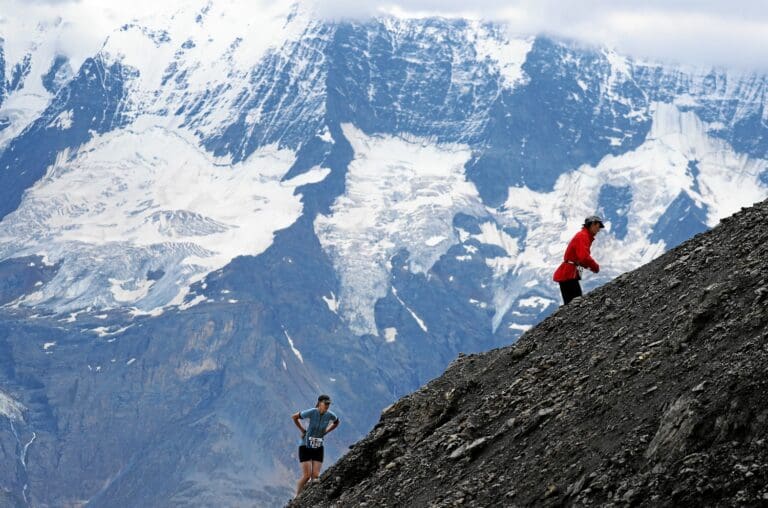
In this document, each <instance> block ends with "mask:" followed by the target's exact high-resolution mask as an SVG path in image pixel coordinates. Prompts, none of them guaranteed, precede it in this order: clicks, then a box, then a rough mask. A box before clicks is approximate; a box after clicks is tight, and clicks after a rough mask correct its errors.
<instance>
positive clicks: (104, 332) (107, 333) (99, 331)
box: [90, 325, 133, 337]
mask: <svg viewBox="0 0 768 508" xmlns="http://www.w3.org/2000/svg"><path fill="white" fill-rule="evenodd" d="M132 326H133V325H128V326H123V327H120V328H115V329H110V327H108V326H97V327H96V328H92V329H91V330H90V331H91V332H93V333H95V334H96V335H98V336H99V337H112V336H114V335H120V334H121V333H123V332H125V331H126V330H128V329H129V328H131V327H132Z"/></svg>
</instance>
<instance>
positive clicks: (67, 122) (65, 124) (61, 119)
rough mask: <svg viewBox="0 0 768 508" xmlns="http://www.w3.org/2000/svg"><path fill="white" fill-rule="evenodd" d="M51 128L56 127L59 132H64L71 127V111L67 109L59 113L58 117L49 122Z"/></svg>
mask: <svg viewBox="0 0 768 508" xmlns="http://www.w3.org/2000/svg"><path fill="white" fill-rule="evenodd" d="M51 127H56V128H58V129H61V130H66V129H69V128H70V127H72V110H71V109H69V110H67V111H62V112H61V113H59V116H57V117H56V118H55V119H54V120H53V122H51Z"/></svg>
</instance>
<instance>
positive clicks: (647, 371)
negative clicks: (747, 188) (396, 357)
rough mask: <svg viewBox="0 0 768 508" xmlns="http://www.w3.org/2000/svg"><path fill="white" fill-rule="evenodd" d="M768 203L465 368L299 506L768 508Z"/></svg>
mask: <svg viewBox="0 0 768 508" xmlns="http://www.w3.org/2000/svg"><path fill="white" fill-rule="evenodd" d="M767 370H768V202H762V203H760V204H757V205H755V206H754V207H753V208H749V209H742V211H741V212H738V213H737V214H735V215H734V216H732V217H730V218H728V219H725V220H723V221H722V222H721V224H720V225H719V226H717V227H716V228H714V229H713V230H712V231H710V232H707V233H703V234H700V235H697V236H696V237H694V238H693V239H691V240H689V241H688V242H686V243H684V244H682V245H680V246H679V247H677V248H675V249H674V250H672V251H670V252H668V253H666V254H664V255H663V256H661V257H660V258H658V259H656V260H655V261H653V262H651V263H649V264H647V265H645V266H643V267H641V268H639V269H637V270H635V271H633V272H630V273H627V274H625V275H623V276H621V277H619V278H618V279H616V280H615V281H613V282H611V283H609V284H607V285H605V286H603V287H601V288H599V289H597V290H595V291H593V292H591V293H589V294H588V295H586V296H585V297H584V298H583V299H577V300H575V301H574V302H573V303H572V304H571V305H569V306H567V307H562V308H561V309H560V310H558V311H557V312H555V313H554V314H553V315H551V316H550V317H549V318H547V319H546V320H545V321H543V322H542V323H541V324H540V325H538V326H537V327H535V328H533V329H532V330H530V331H529V332H527V333H526V334H525V335H524V336H523V337H522V339H521V340H520V341H519V342H518V343H517V344H515V345H514V346H511V347H506V348H501V349H496V350H493V351H490V352H488V353H484V354H477V355H468V356H459V358H458V359H457V360H455V361H454V362H453V363H452V364H451V365H450V366H449V367H448V369H447V370H446V372H445V373H444V374H443V375H442V376H440V377H439V378H437V379H435V380H434V381H432V382H430V383H429V384H427V385H426V386H424V387H422V388H421V389H419V390H418V391H416V392H415V393H413V394H411V395H409V396H407V397H404V398H402V399H400V400H399V401H398V402H397V403H396V404H394V405H393V406H391V407H389V408H388V409H386V410H385V411H384V412H383V414H382V415H381V419H380V421H379V423H378V424H376V426H375V427H374V428H373V430H372V431H371V432H370V433H369V434H368V436H366V437H365V438H364V439H362V440H361V441H360V442H358V443H357V444H355V445H354V446H353V447H351V450H350V451H349V452H348V453H347V454H346V455H345V456H344V457H343V458H342V459H341V460H340V461H339V462H338V463H337V464H336V465H335V466H333V467H332V468H330V469H329V470H328V471H326V472H325V473H324V474H323V475H322V476H321V478H320V482H319V483H318V484H315V485H311V486H310V487H309V488H308V489H307V490H306V491H305V492H304V493H303V494H302V496H301V497H300V498H299V499H298V500H296V501H294V502H293V503H292V505H291V506H403V505H406V504H407V505H410V506H458V505H462V506H529V505H536V506H561V505H582V504H598V505H615V506H628V505H630V506H702V505H717V506H732V505H750V506H757V505H764V503H768V441H767V440H766V438H768V378H767V377H766V371H767Z"/></svg>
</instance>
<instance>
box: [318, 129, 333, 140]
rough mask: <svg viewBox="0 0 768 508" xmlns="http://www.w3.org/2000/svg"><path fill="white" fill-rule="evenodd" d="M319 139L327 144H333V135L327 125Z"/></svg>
mask: <svg viewBox="0 0 768 508" xmlns="http://www.w3.org/2000/svg"><path fill="white" fill-rule="evenodd" d="M319 137H320V139H322V140H323V141H325V142H326V143H333V136H332V135H331V131H330V129H328V126H327V125H326V126H325V127H324V128H323V131H322V132H321V133H320V136H319Z"/></svg>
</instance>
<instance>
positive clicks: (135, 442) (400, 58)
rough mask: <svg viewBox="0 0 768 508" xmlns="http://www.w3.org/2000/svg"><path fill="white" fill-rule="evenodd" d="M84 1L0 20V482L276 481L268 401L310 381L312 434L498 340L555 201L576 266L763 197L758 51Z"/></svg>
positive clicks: (248, 484) (252, 8)
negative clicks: (731, 67)
mask: <svg viewBox="0 0 768 508" xmlns="http://www.w3.org/2000/svg"><path fill="white" fill-rule="evenodd" d="M114 21H115V22H114V25H113V26H110V27H109V29H108V30H107V31H106V32H105V34H104V37H103V39H102V40H101V41H100V44H101V45H100V46H96V47H94V48H92V51H91V53H88V52H87V51H84V50H82V48H80V52H76V51H70V50H64V49H62V48H65V47H66V44H62V41H63V40H66V37H68V34H70V33H71V32H72V31H73V30H75V29H76V28H77V23H82V22H83V21H82V20H76V19H66V18H64V17H58V18H55V19H52V20H47V21H44V22H43V21H39V22H36V23H35V24H34V26H30V27H23V28H24V30H21V29H19V30H16V31H14V32H12V33H11V32H9V33H4V34H3V35H2V36H3V40H2V43H0V68H2V69H3V73H4V74H3V75H4V79H2V80H0V217H1V218H2V220H1V221H0V305H2V309H0V314H1V315H2V319H1V320H0V428H5V429H6V430H3V431H0V443H2V444H3V446H0V453H2V454H3V455H4V457H3V461H1V462H0V464H2V465H0V468H2V473H3V474H2V475H0V478H3V480H0V481H2V482H4V483H3V484H2V487H3V489H0V492H1V493H0V499H2V500H3V501H6V500H7V501H8V503H17V504H20V505H24V504H25V503H29V504H31V505H44V504H46V503H47V504H50V505H56V504H76V503H81V502H86V501H88V502H90V503H91V504H92V505H94V506H101V505H104V506H114V505H143V506H144V505H146V506H166V505H168V504H174V503H181V504H193V505H200V506H203V505H208V504H211V503H214V502H215V504H222V503H223V504H225V505H232V506H235V505H252V504H253V503H254V502H259V503H264V504H270V503H273V504H274V503H276V504H279V503H280V502H283V501H285V499H287V497H288V496H289V495H290V483H291V481H292V479H293V477H294V476H295V473H296V465H295V464H294V462H295V458H294V457H293V448H294V444H295V443H294V438H295V435H294V431H293V430H292V429H291V427H290V425H288V424H289V423H290V421H289V420H288V419H287V417H288V415H289V414H290V413H292V412H294V411H295V410H297V409H299V408H302V407H304V406H307V405H311V403H312V401H313V400H314V399H313V397H316V395H317V393H318V392H328V393H331V394H332V395H333V396H334V399H335V400H336V401H337V404H338V406H339V407H338V410H339V413H341V414H342V417H343V419H344V422H345V424H344V425H342V427H340V430H339V434H337V435H335V436H334V439H332V441H334V442H332V443H331V444H330V446H331V449H330V450H329V452H330V457H331V458H333V457H336V456H338V455H339V454H340V453H342V451H343V445H344V444H346V443H349V442H351V441H352V440H353V439H354V438H356V437H358V436H360V435H361V434H362V433H363V432H365V431H367V429H368V427H369V425H370V424H371V423H372V422H373V421H375V420H376V418H377V416H378V411H379V410H380V409H381V408H382V407H384V406H385V405H386V404H388V403H389V402H391V401H392V400H393V399H395V398H396V397H398V396H400V395H402V394H403V393H405V392H408V391H410V390H413V389H415V388H417V387H418V386H419V385H420V384H422V383H423V382H425V381H426V380H428V379H430V378H431V377H433V376H435V375H437V374H438V373H440V372H441V371H442V369H443V368H444V367H445V366H446V365H447V364H448V362H450V361H451V360H452V359H453V358H454V357H455V356H456V354H457V353H458V352H460V351H476V350H482V349H488V348H491V347H496V346H499V345H503V344H508V343H510V342H512V341H514V340H516V339H517V338H518V337H519V336H520V335H521V334H522V333H523V332H524V331H525V330H527V329H528V328H529V327H530V326H532V325H533V324H534V323H536V322H537V321H538V320H540V319H541V318H542V317H543V316H545V315H547V314H548V313H549V312H551V311H552V310H553V309H554V308H555V307H556V306H557V305H558V304H559V295H558V292H557V287H556V286H555V285H554V284H553V283H551V282H550V278H551V273H552V271H553V269H554V267H555V266H556V265H557V264H558V262H559V259H560V257H561V256H562V251H563V248H564V246H565V243H566V242H567V241H568V239H569V238H570V236H571V235H573V234H574V233H575V231H576V230H577V229H578V226H579V223H580V221H581V220H583V218H584V217H585V216H586V215H590V214H592V213H595V212H598V213H601V214H603V215H604V216H605V217H606V218H607V221H608V222H609V228H608V231H607V232H604V233H601V235H600V236H599V237H598V239H597V241H596V242H595V244H594V246H593V253H594V255H595V257H596V258H597V259H598V261H599V262H600V264H601V266H602V268H603V270H601V273H600V274H599V276H594V277H592V278H590V279H588V280H587V281H585V282H586V284H587V287H594V286H595V285H597V284H600V283H602V282H605V281H607V280H609V279H610V278H612V277H614V276H616V275H618V274H620V273H622V272H624V271H626V270H628V269H631V268H634V267H636V266H638V265H640V264H642V263H644V262H646V261H648V260H650V259H652V258H654V257H656V256H658V255H659V254H660V253H662V252H664V251H665V250H666V249H669V248H671V247H672V246H674V245H676V244H678V243H679V242H681V241H682V240H684V239H686V238H688V237H690V236H692V235H694V234H696V233H698V232H701V231H703V230H705V229H707V228H708V227H711V226H713V225H715V224H716V223H717V222H718V221H719V220H720V219H721V218H723V217H725V216H727V215H729V214H731V213H733V212H734V211H736V210H738V209H739V207H741V206H745V205H748V204H751V203H753V202H755V201H758V200H761V199H763V198H765V196H766V195H768V163H767V162H766V159H768V127H767V124H768V113H767V112H766V83H767V80H766V77H765V76H762V75H757V74H745V73H735V72H729V71H727V70H709V69H706V70H702V69H696V68H680V67H674V66H669V65H662V64H656V63H652V62H643V61H637V60H633V59H630V58H627V57H623V56H621V55H617V54H616V53H615V52H613V51H611V50H607V49H601V48H584V47H579V46H577V45H575V44H573V43H566V42H562V41H557V40H553V39H550V38H546V37H528V36H525V37H517V36H512V35H510V34H508V33H507V32H506V31H505V30H504V29H503V27H501V26H498V25H494V24H491V23H484V22H479V21H473V20H457V19H450V20H449V19H434V18H431V19H430V18H428V19H399V18H380V19H371V20H367V21H328V20H324V19H322V17H320V16H319V15H318V14H317V12H316V11H315V10H314V8H313V7H312V6H307V5H303V4H301V5H300V4H291V3H281V2H264V3H260V2H243V1H241V0H226V1H225V0H217V1H202V0H201V1H196V2H184V3H183V4H182V3H181V2H178V3H177V2H168V3H165V4H163V5H162V7H159V8H157V9H155V10H153V11H152V14H150V15H147V16H143V17H139V18H135V19H134V18H131V17H127V18H124V19H123V18H120V17H119V16H118V15H117V14H116V15H115V20H114ZM6 29H7V27H6ZM5 420H7V422H8V423H9V424H8V425H7V426H4V425H2V421H5ZM336 436H338V437H336ZM3 496H5V497H3Z"/></svg>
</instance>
